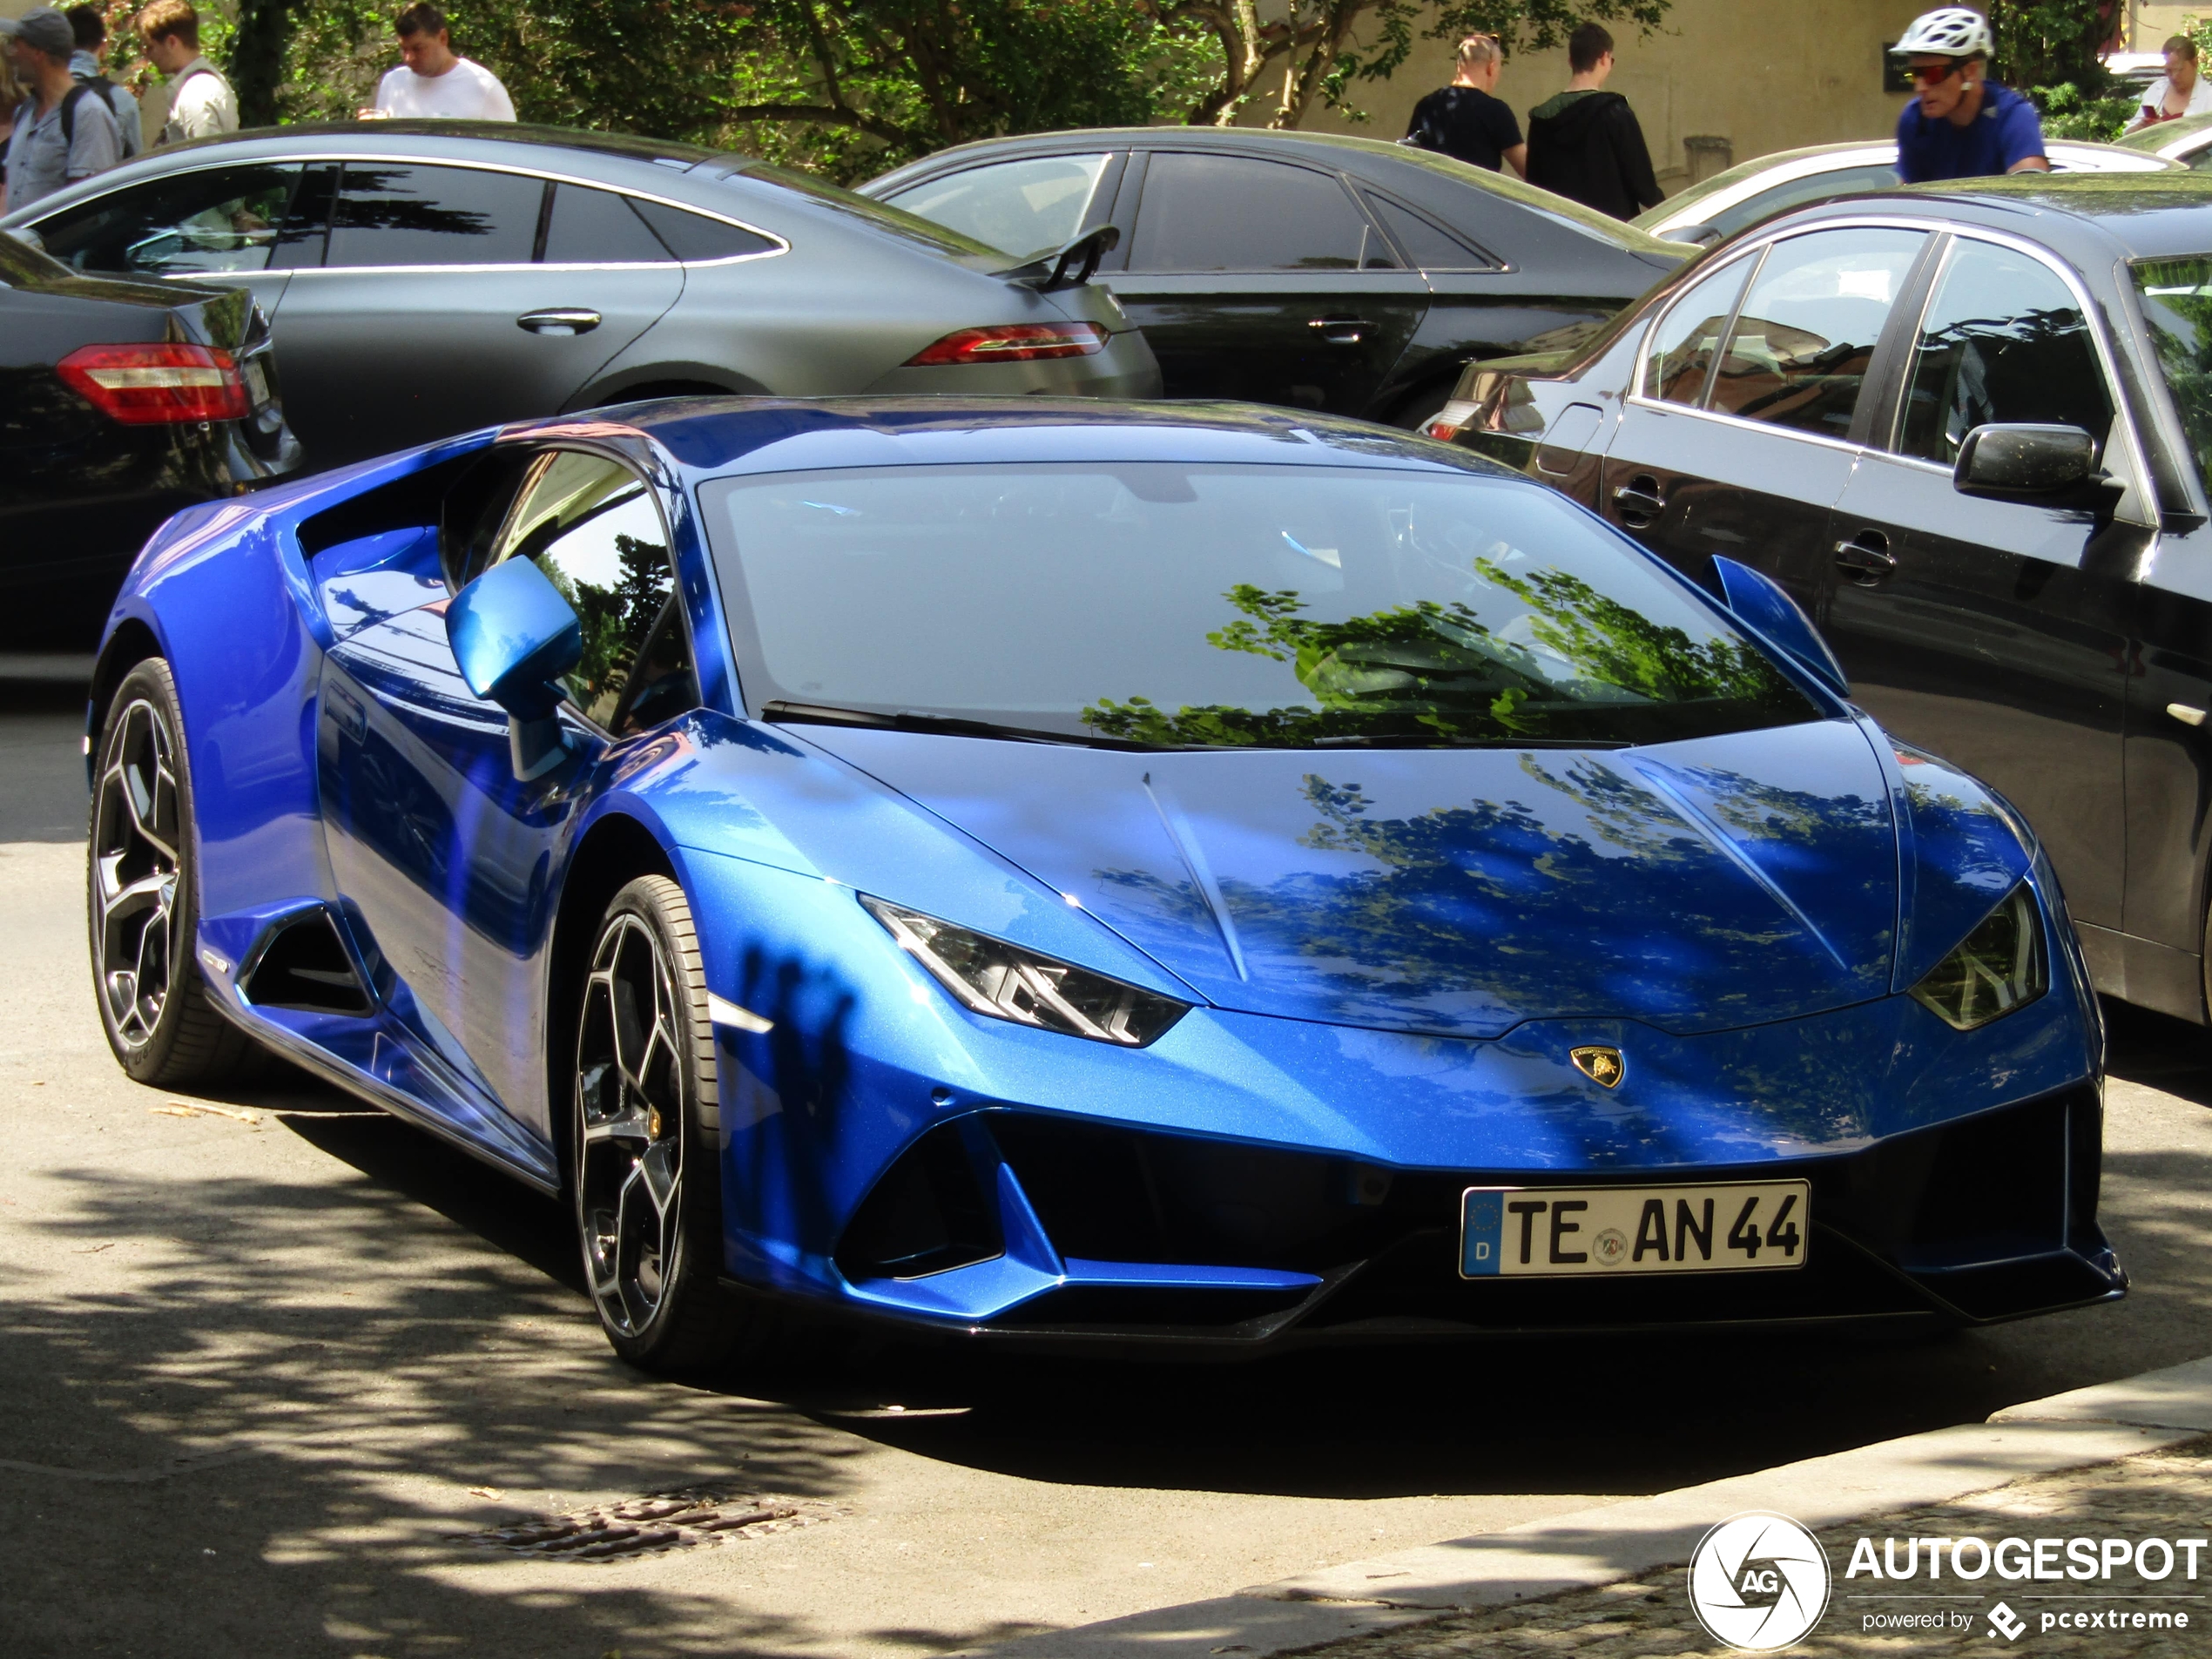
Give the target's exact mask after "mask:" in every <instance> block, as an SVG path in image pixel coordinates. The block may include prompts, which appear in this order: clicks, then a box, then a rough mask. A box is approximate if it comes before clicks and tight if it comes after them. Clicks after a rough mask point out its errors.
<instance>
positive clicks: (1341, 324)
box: [1305, 317, 1375, 346]
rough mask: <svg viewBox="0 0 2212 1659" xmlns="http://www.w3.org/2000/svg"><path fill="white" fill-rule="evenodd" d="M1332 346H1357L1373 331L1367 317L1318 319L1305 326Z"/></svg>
mask: <svg viewBox="0 0 2212 1659" xmlns="http://www.w3.org/2000/svg"><path fill="white" fill-rule="evenodd" d="M1305 326H1306V327H1308V328H1311V329H1312V330H1313V332H1314V333H1316V334H1318V335H1320V336H1321V339H1322V341H1323V342H1324V343H1325V344H1327V345H1331V346H1357V345H1358V344H1359V342H1360V341H1363V340H1365V339H1366V337H1367V335H1368V334H1370V333H1371V332H1372V330H1373V328H1374V326H1375V325H1374V324H1372V323H1371V322H1369V321H1368V320H1366V318H1365V317H1316V318H1314V319H1313V320H1312V321H1311V322H1309V323H1307V324H1306V325H1305Z"/></svg>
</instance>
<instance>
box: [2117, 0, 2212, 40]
mask: <svg viewBox="0 0 2212 1659" xmlns="http://www.w3.org/2000/svg"><path fill="white" fill-rule="evenodd" d="M2189 17H2202V18H2204V19H2205V20H2206V21H2208V22H2212V3H2209V0H2193V3H2191V4H2188V5H2161V4H2159V3H2156V0H2128V51H2131V52H2155V51H2157V50H2158V49H2159V48H2160V47H2161V46H2163V45H2164V44H2166V43H2167V42H2168V41H2169V40H2171V39H2172V38H2173V37H2175V35H2182V34H2187V33H2188V30H2185V29H2184V28H2182V22H2183V20H2184V19H2186V18H2189Z"/></svg>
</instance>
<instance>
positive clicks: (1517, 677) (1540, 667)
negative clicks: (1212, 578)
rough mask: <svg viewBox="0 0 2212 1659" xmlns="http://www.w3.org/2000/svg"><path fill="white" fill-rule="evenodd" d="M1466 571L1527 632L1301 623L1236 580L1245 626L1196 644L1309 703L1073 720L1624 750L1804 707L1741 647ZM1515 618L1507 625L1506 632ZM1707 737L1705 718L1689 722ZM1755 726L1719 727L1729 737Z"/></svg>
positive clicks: (1219, 739)
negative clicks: (1249, 666) (1610, 744)
mask: <svg viewBox="0 0 2212 1659" xmlns="http://www.w3.org/2000/svg"><path fill="white" fill-rule="evenodd" d="M1475 569H1476V570H1477V571H1478V572H1479V573H1480V575H1481V577H1483V578H1484V579H1485V580H1486V581H1487V582H1489V583H1491V584H1493V585H1494V586H1496V587H1499V588H1502V589H1503V590H1505V591H1507V593H1510V594H1512V595H1513V596H1514V597H1515V598H1517V599H1519V600H1520V601H1521V603H1522V604H1524V605H1526V606H1527V607H1528V627H1527V639H1526V640H1525V641H1524V640H1516V639H1512V638H1509V637H1506V635H1504V634H1502V633H1497V632H1493V631H1491V629H1490V628H1489V626H1488V625H1487V624H1485V623H1484V622H1483V621H1482V619H1481V618H1480V617H1479V616H1477V615H1476V613H1475V612H1474V610H1473V609H1471V608H1470V607H1469V606H1468V605H1467V604H1464V603H1462V602H1460V601H1458V600H1454V601H1452V602H1451V603H1449V604H1440V603H1438V602H1437V601H1435V600H1433V599H1420V600H1416V601H1414V602H1413V603H1412V604H1401V605H1393V606H1392V607H1391V608H1390V609H1389V610H1379V611H1375V612H1372V614H1369V615H1366V616H1359V617H1347V618H1346V619H1345V620H1344V621H1342V622H1318V621H1313V620H1311V619H1309V618H1307V617H1302V616H1300V615H1299V614H1298V613H1299V612H1300V611H1302V610H1305V600H1304V599H1303V598H1302V597H1301V596H1300V595H1299V593H1298V590H1296V589H1287V588H1286V589H1279V590H1276V591H1273V592H1269V591H1267V590H1264V589H1262V588H1258V587H1255V586H1253V585H1251V583H1238V584H1237V585H1236V586H1235V587H1233V588H1231V589H1230V590H1229V591H1228V592H1227V593H1226V594H1224V596H1223V597H1224V598H1226V599H1227V600H1228V601H1229V603H1230V604H1231V605H1232V606H1234V607H1235V608H1236V609H1237V610H1240V611H1242V612H1243V613H1244V614H1243V616H1241V617H1238V618H1237V619H1236V620H1235V621H1232V622H1231V623H1229V624H1227V625H1226V626H1224V627H1222V628H1220V629H1217V630H1216V631H1213V632H1211V633H1210V634H1208V635H1207V636H1206V641H1207V643H1208V644H1211V645H1212V646H1213V647H1214V648H1215V649H1217V650H1218V651H1244V652H1249V653H1250V654H1251V655H1252V656H1255V657H1264V658H1270V659H1271V660H1272V661H1275V662H1278V663H1288V664H1291V672H1292V673H1293V674H1294V675H1295V676H1296V677H1297V678H1298V684H1299V685H1301V686H1303V687H1304V688H1305V691H1306V693H1307V695H1308V696H1310V697H1311V698H1312V699H1313V702H1314V703H1315V704H1317V705H1318V707H1313V706H1299V705H1291V706H1288V707H1278V708H1271V709H1265V710H1255V709H1246V708H1238V707H1236V706H1233V705H1226V704H1208V705H1203V706H1198V707H1193V706H1191V705H1187V704H1186V705H1184V706H1183V707H1181V708H1179V709H1178V710H1177V711H1176V712H1175V713H1173V714H1170V713H1168V712H1167V711H1165V710H1164V709H1163V708H1161V707H1160V706H1158V705H1157V704H1156V703H1154V702H1153V701H1152V699H1151V698H1147V697H1144V696H1143V695H1141V694H1137V695H1132V696H1131V697H1130V698H1129V699H1128V701H1126V702H1116V700H1115V699H1113V698H1100V699H1099V700H1098V701H1097V702H1096V703H1094V704H1092V705H1089V706H1088V707H1086V708H1085V709H1084V710H1083V711H1082V717H1081V718H1082V721H1083V723H1084V724H1085V725H1089V727H1091V728H1092V729H1093V730H1094V731H1096V732H1098V733H1099V734H1100V735H1101V736H1103V737H1109V738H1121V739H1123V740H1125V741H1130V742H1137V743H1156V744H1161V745H1194V744H1197V745H1268V746H1273V747H1298V746H1301V745H1306V744H1311V743H1315V742H1325V741H1327V740H1330V739H1338V740H1343V739H1346V738H1412V739H1415V740H1417V741H1422V742H1426V743H1433V744H1450V743H1454V742H1460V743H1466V742H1482V741H1494V740H1500V739H1511V738H1546V737H1562V738H1590V739H1595V740H1599V741H1607V740H1612V741H1625V740H1629V739H1632V738H1645V739H1648V738H1656V737H1674V736H1684V735H1689V730H1690V726H1689V723H1687V722H1685V721H1684V720H1683V718H1682V716H1681V714H1680V713H1678V712H1674V711H1673V710H1674V709H1676V707H1677V706H1678V705H1683V704H1690V703H1702V704H1708V705H1710V704H1715V703H1719V704H1733V705H1737V709H1738V710H1739V711H1741V712H1742V713H1743V714H1747V715H1753V716H1755V717H1757V716H1762V715H1763V716H1764V717H1766V718H1764V719H1763V720H1758V721H1757V723H1761V724H1769V723H1778V722H1779V721H1782V720H1784V719H1791V718H1805V717H1806V716H1807V715H1808V714H1809V713H1810V712H1811V711H1810V710H1809V709H1808V708H1806V707H1805V705H1804V702H1803V699H1802V698H1798V697H1797V694H1796V693H1795V692H1794V691H1792V690H1791V687H1790V686H1789V685H1788V683H1787V682H1786V681H1784V679H1783V678H1781V676H1780V675H1779V674H1778V673H1777V672H1776V671H1775V669H1774V667H1773V665H1772V664H1770V663H1769V662H1768V661H1767V660H1766V659H1765V658H1764V657H1762V656H1760V655H1759V653H1758V652H1757V650H1756V649H1754V648H1753V647H1752V646H1751V645H1750V644H1749V643H1748V642H1746V641H1743V640H1738V639H1730V638H1729V637H1725V636H1723V635H1721V634H1719V633H1717V632H1716V634H1715V635H1714V636H1713V637H1710V638H1708V639H1705V640H1703V641H1697V640H1693V639H1691V638H1690V637H1689V634H1688V633H1687V632H1686V631H1683V629H1681V628H1679V627H1674V626H1671V625H1667V624H1660V623H1656V622H1654V621H1652V620H1651V619H1650V618H1649V617H1646V616H1644V615H1643V614H1642V612H1641V611H1638V610H1634V609H1632V608H1631V607H1629V606H1628V605H1624V604H1621V603H1620V602H1619V601H1617V600H1615V599H1612V598H1608V597H1607V596H1605V595H1603V594H1602V593H1600V592H1598V591H1597V590H1596V589H1595V588H1594V587H1592V586H1591V585H1590V584H1589V583H1588V582H1586V581H1585V580H1583V579H1582V578H1581V577H1577V576H1572V575H1569V574H1568V572H1566V571H1564V570H1538V571H1534V572H1532V573H1530V574H1529V575H1527V576H1514V575H1513V574H1511V573H1509V572H1508V571H1507V570H1504V569H1503V568H1502V567H1501V566H1500V565H1498V564H1496V563H1494V562H1492V561H1491V560H1488V559H1478V560H1477V561H1476V562H1475ZM1512 625H1513V624H1508V627H1510V626H1512ZM1693 718H1695V720H1696V727H1697V728H1698V729H1704V730H1711V729H1715V728H1714V727H1712V725H1710V715H1707V716H1705V717H1703V718H1696V717H1693ZM1752 723H1754V721H1753V720H1737V721H1731V722H1729V723H1728V724H1727V725H1724V726H1723V727H1721V728H1719V729H1732V728H1733V726H1735V725H1743V724H1752Z"/></svg>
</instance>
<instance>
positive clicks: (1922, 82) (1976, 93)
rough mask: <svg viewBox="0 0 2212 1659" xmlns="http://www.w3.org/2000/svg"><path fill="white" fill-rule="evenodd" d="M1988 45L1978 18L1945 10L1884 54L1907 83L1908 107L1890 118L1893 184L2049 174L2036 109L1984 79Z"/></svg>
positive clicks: (1918, 20)
mask: <svg viewBox="0 0 2212 1659" xmlns="http://www.w3.org/2000/svg"><path fill="white" fill-rule="evenodd" d="M1994 45H1995V42H1993V40H1992V39H1991V38H1990V34H1989V24H1987V23H1986V22H1985V21H1984V20H1983V18H1982V17H1981V14H1980V13H1979V12H1975V11H1969V10H1966V7H1964V6H1945V7H1944V8H1943V9H1942V10H1939V11H1931V12H1928V13H1926V14H1925V16H1922V17H1915V18H1914V19H1913V20H1912V27H1911V28H1910V29H1908V30H1905V37H1904V38H1903V39H1902V40H1900V41H1898V43H1897V44H1896V45H1894V46H1892V48H1890V50H1891V51H1892V53H1893V54H1895V55H1896V56H1897V57H1902V58H1903V59H1905V67H1906V69H1907V70H1908V71H1909V72H1910V73H1911V75H1912V91H1913V94H1914V97H1913V101H1912V103H1910V104H1907V105H1905V108H1904V110H1903V111H1900V112H1899V114H1898V118H1897V176H1898V178H1899V179H1903V180H1904V181H1905V183H1906V184H1908V185H1918V184H1925V183H1926V182H1927V181H1928V180H1930V179H1986V178H1988V177H1990V176H1991V175H1993V174H1995V173H2003V172H2049V171H2050V170H2051V164H2050V162H2049V161H2048V160H2047V159H2046V158H2045V156H2044V154H2043V124H2042V122H2041V121H2040V120H2039V119H2038V118H2037V117H2036V113H2035V106H2034V105H2033V104H2031V103H2029V102H2028V101H2027V99H2026V98H2022V97H2021V96H2020V94H2019V93H2018V92H2015V91H2013V90H2012V89H2011V88H2010V87H2008V86H2000V85H1998V84H1997V83H1996V82H1994V81H1993V80H1989V79H1986V78H1985V75H1984V70H1985V67H1986V64H1987V63H1988V59H1989V54H1990V51H1992V49H1993V47H1994Z"/></svg>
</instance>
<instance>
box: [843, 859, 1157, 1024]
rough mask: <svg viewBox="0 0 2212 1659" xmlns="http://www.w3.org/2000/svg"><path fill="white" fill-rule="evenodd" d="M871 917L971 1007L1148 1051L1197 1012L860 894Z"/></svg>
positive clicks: (1000, 941) (1065, 963) (983, 1012)
mask: <svg viewBox="0 0 2212 1659" xmlns="http://www.w3.org/2000/svg"><path fill="white" fill-rule="evenodd" d="M860 902H861V903H862V904H864V905H866V906H867V910H868V914H870V915H872V916H873V917H874V918H875V919H876V920H877V921H880V922H881V923H882V924H883V925H884V926H885V927H887V928H888V929H889V930H890V933H891V936H892V937H893V938H894V939H895V940H897V941H899V943H900V946H901V947H902V948H904V949H905V950H906V951H907V954H909V955H911V956H913V958H914V960H915V961H918V962H920V963H921V965H922V966H923V967H924V968H927V969H928V970H929V976H930V977H931V978H932V979H934V980H935V981H937V982H938V983H939V984H940V985H941V986H943V987H944V988H946V989H947V990H948V991H950V992H951V993H952V994H953V995H954V997H955V998H957V999H958V1000H959V1001H960V1003H961V1006H962V1007H964V1008H970V1009H973V1010H974V1012H975V1013H977V1014H985V1015H989V1016H990V1017H991V1018H993V1019H995V1020H1011V1021H1013V1022H1015V1024H1016V1025H1033V1026H1035V1027H1036V1028H1038V1029H1040V1030H1042V1031H1058V1032H1062V1033H1063V1034H1065V1035H1068V1036H1071V1037H1088V1038H1089V1039H1090V1040H1091V1041H1092V1042H1112V1043H1118V1044H1119V1045H1121V1046H1122V1047H1123V1048H1125V1049H1141V1048H1143V1046H1144V1045H1145V1044H1146V1043H1148V1042H1151V1041H1152V1040H1153V1039H1154V1038H1156V1037H1158V1036H1160V1035H1163V1034H1164V1033H1165V1032H1166V1031H1167V1028H1169V1027H1170V1026H1171V1025H1173V1024H1174V1023H1175V1022H1177V1020H1179V1019H1181V1018H1182V1017H1183V1016H1184V1015H1185V1014H1187V1013H1189V1012H1190V1004H1189V1003H1187V1002H1177V1001H1175V1000H1174V999H1173V998H1171V997H1165V996H1158V995H1154V994H1153V993H1152V992H1150V991H1148V990H1144V989H1143V988H1140V987H1138V986H1135V985H1124V984H1123V982H1122V981H1119V980H1117V979H1109V978H1107V977H1106V975H1105V974H1094V973H1092V972H1091V971H1090V970H1089V968H1076V967H1074V966H1072V965H1070V964H1069V963H1067V962H1062V961H1054V960H1053V959H1052V958H1051V957H1049V956H1040V955H1038V954H1036V952H1035V951H1032V950H1024V949H1022V947H1020V946H1019V945H1009V944H1008V943H1007V942H1006V941H1004V940H1002V939H993V938H991V937H990V936H989V935H988V934H979V933H973V932H970V931H969V930H968V928H966V927H954V926H953V924H952V923H951V922H949V921H938V920H937V919H936V918H935V917H934V916H925V915H923V914H921V912H920V911H919V910H906V909H902V908H900V907H899V906H897V905H894V904H886V903H885V902H884V901H883V900H880V899H872V898H870V897H869V896H868V895H867V894H865V893H864V894H861V895H860Z"/></svg>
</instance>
